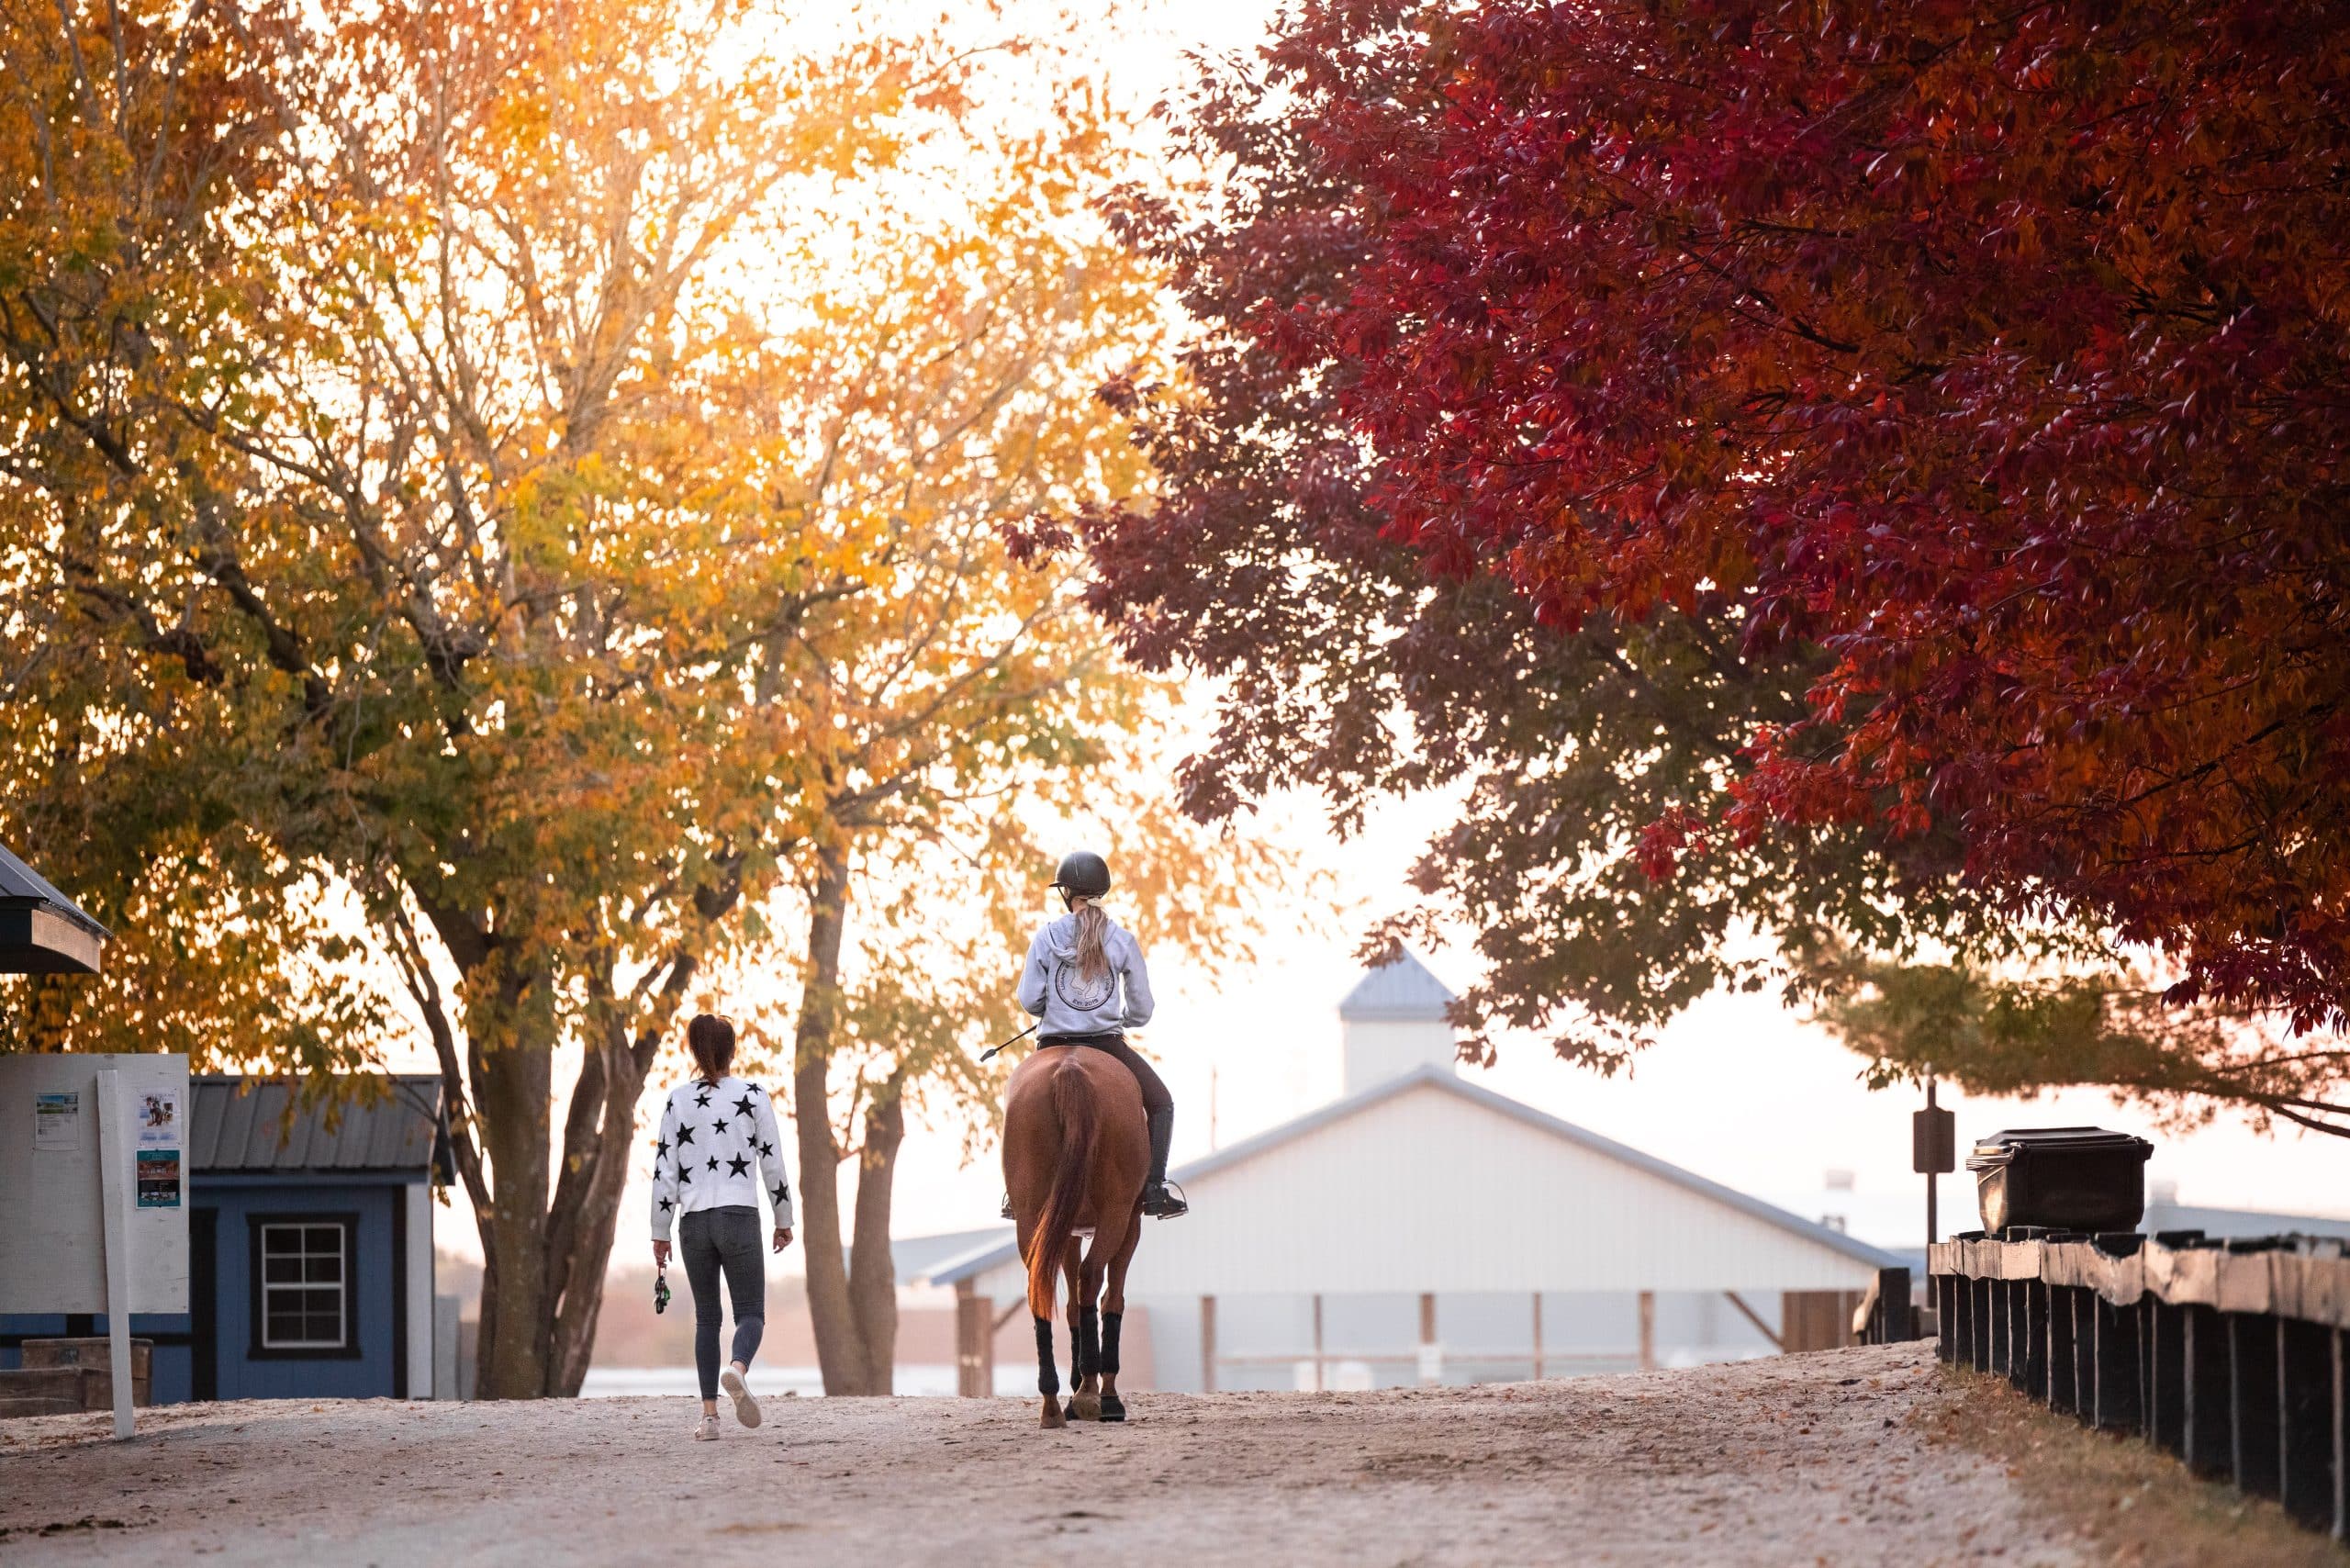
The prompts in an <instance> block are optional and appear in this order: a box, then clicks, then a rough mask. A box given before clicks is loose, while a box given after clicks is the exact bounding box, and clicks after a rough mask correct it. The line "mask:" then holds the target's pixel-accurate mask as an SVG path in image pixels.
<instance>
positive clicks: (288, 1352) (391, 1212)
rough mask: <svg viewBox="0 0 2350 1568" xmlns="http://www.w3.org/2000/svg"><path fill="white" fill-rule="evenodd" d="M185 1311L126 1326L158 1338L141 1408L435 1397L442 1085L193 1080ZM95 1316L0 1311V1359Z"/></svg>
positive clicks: (7, 1361)
mask: <svg viewBox="0 0 2350 1568" xmlns="http://www.w3.org/2000/svg"><path fill="white" fill-rule="evenodd" d="M188 1096H189V1101H190V1104H189V1107H188V1116H187V1144H186V1160H187V1190H188V1305H189V1308H190V1310H189V1312H188V1314H187V1316H185V1317H177V1316H152V1317H151V1316H148V1315H146V1314H140V1315H139V1316H135V1317H134V1318H132V1320H131V1332H132V1333H133V1334H135V1335H137V1336H139V1337H140V1338H147V1339H151V1340H152V1341H154V1345H155V1350H154V1361H153V1399H154V1402H155V1403H156V1404H159V1405H163V1404H173V1403H177V1402H179V1401H183V1400H188V1399H318V1398H336V1399H358V1398H371V1397H383V1398H392V1399H429V1398H431V1396H432V1393H433V1364H434V1362H433V1350H434V1347H433V1312H432V1283H433V1280H432V1223H433V1209H434V1203H433V1192H432V1190H433V1188H434V1187H435V1186H436V1185H445V1184H446V1183H447V1182H450V1181H451V1180H452V1179H453V1172H452V1170H451V1152H450V1145H449V1123H448V1115H447V1112H446V1110H445V1108H444V1106H443V1103H442V1084H441V1080H440V1079H439V1078H438V1077H435V1076H432V1075H431V1074H415V1075H393V1076H389V1077H381V1078H371V1079H367V1080H364V1081H353V1082H352V1083H349V1084H347V1085H345V1086H344V1092H342V1093H340V1094H338V1095H336V1096H334V1097H333V1098H332V1099H331V1101H330V1102H322V1103H304V1102H303V1100H302V1098H301V1095H300V1091H299V1086H298V1085H297V1084H294V1083H290V1082H285V1081H276V1080H269V1079H254V1078H239V1077H198V1078H192V1079H190V1080H189V1082H188ZM105 1323H106V1320H105V1318H104V1317H103V1316H73V1317H68V1316H9V1317H6V1318H0V1365H13V1364H15V1362H16V1361H17V1351H16V1347H17V1346H18V1345H20V1344H21V1343H22V1342H23V1341H24V1340H26V1339H28V1338H50V1337H56V1336H63V1337H76V1336H85V1335H95V1334H101V1333H104V1332H105Z"/></svg>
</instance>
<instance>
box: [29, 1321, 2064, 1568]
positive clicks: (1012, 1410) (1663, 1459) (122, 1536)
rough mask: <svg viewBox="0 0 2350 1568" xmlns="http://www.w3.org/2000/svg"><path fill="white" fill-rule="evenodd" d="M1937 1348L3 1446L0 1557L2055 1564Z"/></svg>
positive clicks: (632, 1403) (974, 1563) (549, 1414)
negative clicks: (1447, 1383) (1956, 1409)
mask: <svg viewBox="0 0 2350 1568" xmlns="http://www.w3.org/2000/svg"><path fill="white" fill-rule="evenodd" d="M1953 1397H1954V1396H1953V1394H1950V1393H1949V1392H1947V1391H1945V1390H1944V1389H1943V1388H1942V1385H1941V1382H1940V1379H1939V1378H1938V1376H1937V1372H1936V1367H1935V1363H1934V1362H1933V1361H1932V1359H1931V1358H1930V1355H1929V1354H1928V1353H1927V1351H1926V1350H1923V1349H1921V1348H1918V1347H1909V1346H1898V1347H1890V1348H1885V1349H1877V1350H1842V1351H1831V1352H1828V1353H1825V1354H1820V1355H1811V1356H1798V1357H1790V1358H1785V1359H1774V1360H1769V1361H1748V1362H1743V1363H1738V1364H1735V1365H1729V1366H1718V1367H1707V1368H1701V1369H1698V1370H1695V1371H1689V1372H1649V1373H1641V1374H1638V1375H1633V1376H1625V1377H1610V1378H1589V1379H1580V1380H1574V1381H1569V1382H1554V1383H1519V1384H1510V1385H1499V1386H1492V1387H1485V1388H1476V1389H1429V1390H1414V1391H1405V1392H1392V1393H1382V1394H1223V1395H1214V1396H1209V1397H1205V1398H1195V1397H1185V1396H1181V1395H1174V1394H1158V1395H1152V1394H1143V1395H1139V1396H1137V1397H1136V1399H1135V1401H1134V1406H1135V1417H1136V1418H1135V1420H1134V1421H1133V1422H1132V1423H1131V1424H1129V1425H1127V1426H1125V1427H1123V1428H1121V1427H1093V1426H1078V1427H1073V1428H1070V1429H1069V1430H1068V1431H1065V1432H1043V1431H1039V1430H1037V1429H1035V1411H1034V1408H1033V1406H1025V1405H1021V1404H1017V1403H1014V1402H1013V1401H1009V1400H987V1401H982V1400H955V1399H927V1400H805V1401H800V1400H786V1401H779V1402H773V1403H771V1404H770V1406H769V1415H768V1419H767V1424H766V1425H765V1426H764V1427H762V1428H759V1429H757V1430H755V1431H746V1430H744V1429H743V1428H739V1427H735V1426H733V1424H732V1422H731V1420H730V1422H729V1424H728V1428H727V1433H726V1439H725V1440H724V1441H722V1442H719V1443H714V1444H713V1443H700V1444H697V1443H693V1442H689V1441H688V1440H687V1437H686V1432H687V1427H688V1418H689V1415H690V1411H691V1406H690V1405H689V1404H688V1403H687V1402H683V1401H672V1400H642V1399H628V1400H618V1399H616V1400H591V1401H577V1402H562V1403H555V1402H549V1403H546V1404H543V1405H532V1406H489V1405H400V1404H391V1403H386V1402H352V1403H326V1404H319V1405H308V1404H299V1403H273V1404H260V1403H252V1404H238V1405H218V1406H202V1407H198V1406H185V1407H180V1408H176V1409H173V1408H165V1409H159V1410H154V1411H149V1412H145V1413H143V1426H144V1430H143V1431H142V1434H141V1435H140V1437H139V1438H138V1439H134V1440H133V1441H131V1442H129V1443H114V1442H110V1441H102V1440H93V1439H94V1437H95V1436H96V1435H97V1434H100V1433H102V1432H103V1431H104V1430H105V1429H106V1428H105V1418H103V1417H45V1418H41V1419H39V1420H29V1421H12V1422H7V1423H5V1424H0V1562H6V1563H7V1564H9V1565H10V1568H19V1565H29V1564H35V1563H50V1562H66V1563H79V1562H127V1563H138V1564H140V1565H141V1568H153V1565H154V1564H156V1563H158V1562H178V1561H182V1560H184V1559H185V1558H187V1557H202V1556H206V1555H211V1556H212V1557H213V1560H215V1561H219V1562H235V1563H254V1564H289V1565H290V1564H297V1563H298V1564H303V1565H305V1568H308V1565H313V1564H322V1563H338V1564H340V1563H351V1564H363V1563H378V1564H382V1565H383V1568H395V1565H406V1564H409V1563H433V1564H470V1563H527V1564H531V1565H532V1568H554V1565H555V1564H559V1563H570V1562H595V1563H612V1564H639V1563H642V1564H648V1565H650V1564H660V1565H661V1568H672V1565H674V1564H678V1563H688V1562H690V1563H697V1564H699V1563H720V1562H758V1563H762V1564H778V1563H858V1564H868V1563H869V1564H895V1563H923V1564H929V1563H936V1564H942V1565H953V1568H992V1565H995V1564H1005V1565H1011V1564H1023V1565H1027V1564H1046V1563H1077V1562H1084V1563H1089V1564H1091V1563H1099V1562H1110V1563H1115V1562H1128V1563H1134V1564H1137V1565H1142V1568H1184V1565H1188V1564H1192V1563H1203V1562H1217V1563H1225V1562H1229V1563H1280V1564H1284V1565H1287V1564H1309V1563H1331V1564H1339V1563H1344V1564H1349V1565H1354V1564H1364V1565H1379V1564H1417V1563H1428V1564H1437V1563H1447V1564H1450V1563H1461V1564H1468V1563H1480V1564H1483V1563H1492V1564H1519V1563H1550V1562H1578V1563H1581V1562H1592V1563H1598V1562H1606V1563H1656V1564H1663V1563H1673V1564H1682V1563H1703V1562H1752V1563H1771V1564H1783V1563H1811V1562H1828V1563H1831V1564H1839V1565H1841V1564H1868V1563H1886V1564H1894V1563H1898V1564H1900V1565H1901V1568H1919V1565H1921V1564H1927V1563H1943V1562H1947V1563H1960V1562H2001V1563H2049V1564H2055V1563H2070V1562H2075V1561H2076V1557H2075V1554H2074V1551H2073V1548H2072V1546H2071V1544H2070V1543H2069V1541H2068V1540H2067V1539H2066V1538H2065V1534H2064V1529H2063V1527H2062V1526H2061V1525H2056V1524H2053V1523H2052V1522H2050V1521H2048V1520H2046V1519H2044V1518H2037V1517H2035V1516H2034V1515H2033V1514H2032V1512H2031V1506H2030V1505H2029V1504H2027V1503H2026V1502H2025V1501H2024V1500H2023V1499H2022V1498H2021V1497H2020V1495H2019V1493H2018V1492H2017V1491H2016V1489H2015V1487H2014V1485H2013V1484H2012V1483H2011V1482H2010V1481H2009V1478H2008V1476H2007V1475H2006V1473H2004V1472H2003V1471H2002V1470H2001V1469H2000V1468H1999V1467H1998V1466H1997V1465H1996V1464H1995V1463H1994V1462H1991V1461H1988V1460H1986V1459H1983V1458H1981V1457H1979V1456H1977V1455H1975V1453H1973V1452H1971V1451H1969V1450H1966V1449H1965V1448H1964V1447H1961V1446H1958V1445H1955V1444H1953V1443H1951V1442H1949V1441H1947V1440H1940V1441H1938V1440H1936V1439H1935V1437H1934V1435H1933V1428H1936V1427H1937V1426H1938V1425H1940V1426H1946V1425H1947V1422H1946V1421H1943V1422H1939V1423H1938V1422H1937V1421H1936V1420H1935V1419H1934V1417H1947V1416H1948V1414H1949V1410H1950V1403H1949V1402H1950V1401H1951V1400H1952V1399H1953Z"/></svg>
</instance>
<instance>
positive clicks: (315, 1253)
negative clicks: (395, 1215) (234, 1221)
mask: <svg viewBox="0 0 2350 1568" xmlns="http://www.w3.org/2000/svg"><path fill="white" fill-rule="evenodd" d="M358 1230H359V1224H358V1216H357V1215H350V1214H277V1215H253V1216H252V1249H253V1258H252V1269H253V1282H252V1312H253V1324H252V1353H253V1354H254V1355H257V1356H265V1357H280V1356H285V1357H309V1356H355V1355H357V1354H358V1353H359V1334H358V1323H357V1318H358V1314H357V1312H356V1311H355V1310H354V1309H355V1308H356V1306H357V1305H358V1303H357V1301H356V1299H355V1297H354V1294H353V1284H354V1283H355V1281H353V1278H352V1276H353V1273H354V1272H355V1269H354V1267H353V1265H354V1263H355V1259H354V1257H353V1254H354V1253H355V1252H356V1250H357V1241H358ZM289 1231H291V1232H297V1233H298V1234H299V1236H300V1241H299V1243H298V1250H297V1251H295V1252H294V1253H291V1254H285V1253H278V1254H274V1255H273V1253H272V1252H271V1249H270V1241H271V1238H272V1237H273V1236H274V1235H282V1234H284V1233H285V1232H289ZM319 1235H329V1236H331V1237H332V1238H334V1249H333V1250H332V1251H331V1252H329V1251H326V1250H323V1249H314V1245H313V1244H314V1240H315V1238H317V1237H318V1236H319ZM288 1256H291V1257H292V1258H294V1259H297V1260H299V1262H300V1265H301V1266H300V1268H299V1269H297V1273H298V1274H299V1276H300V1277H299V1278H297V1279H292V1280H273V1279H272V1278H271V1277H270V1273H271V1270H270V1263H271V1262H272V1261H273V1260H277V1261H283V1260H285V1258H286V1257H288ZM330 1259H331V1260H332V1262H333V1268H332V1271H331V1272H332V1275H333V1277H332V1278H331V1279H329V1278H325V1277H323V1275H324V1274H325V1273H326V1272H327V1271H326V1270H324V1269H323V1268H322V1267H314V1265H324V1264H325V1263H327V1262H328V1261H329V1260H330ZM313 1275H319V1276H321V1277H316V1278H314V1277H313ZM327 1290H332V1291H333V1292H334V1298H335V1325H336V1330H335V1334H336V1337H335V1338H331V1339H320V1338H311V1337H307V1336H306V1337H305V1338H298V1339H283V1338H276V1337H275V1336H274V1334H273V1332H272V1328H271V1319H272V1316H273V1315H272V1313H271V1311H270V1302H271V1299H272V1297H273V1296H276V1295H282V1294H286V1293H289V1292H298V1293H302V1294H309V1293H313V1292H323V1291H327ZM299 1316H302V1317H303V1318H305V1319H308V1318H310V1317H313V1316H322V1315H321V1314H319V1313H316V1312H314V1311H313V1310H312V1308H311V1306H310V1305H307V1304H306V1305H304V1306H303V1307H302V1308H301V1309H300V1314H299ZM305 1327H308V1325H307V1324H306V1325H305Z"/></svg>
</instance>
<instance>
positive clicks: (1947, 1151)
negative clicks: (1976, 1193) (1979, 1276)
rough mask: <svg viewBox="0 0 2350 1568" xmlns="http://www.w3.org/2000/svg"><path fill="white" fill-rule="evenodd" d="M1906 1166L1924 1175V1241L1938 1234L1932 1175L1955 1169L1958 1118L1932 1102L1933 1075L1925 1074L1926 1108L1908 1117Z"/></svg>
mask: <svg viewBox="0 0 2350 1568" xmlns="http://www.w3.org/2000/svg"><path fill="white" fill-rule="evenodd" d="M1909 1168H1910V1169H1911V1170H1915V1171H1918V1172H1919V1174H1921V1175H1923V1176H1924V1177H1925V1178H1926V1245H1927V1246H1929V1247H1931V1246H1932V1245H1933V1244H1934V1243H1935V1242H1937V1241H1940V1240H1941V1239H1942V1215H1941V1214H1940V1213H1939V1212H1938V1210H1937V1208H1936V1204H1935V1200H1936V1198H1937V1196H1938V1194H1937V1193H1935V1191H1934V1186H1935V1179H1936V1178H1937V1177H1941V1176H1947V1175H1949V1174H1950V1173H1951V1172H1952V1171H1953V1170H1957V1169H1958V1118H1957V1117H1956V1116H1953V1115H1952V1114H1950V1113H1949V1112H1948V1111H1945V1110H1943V1109H1942V1107H1941V1106H1939V1105H1937V1104H1935V1103H1934V1075H1933V1074H1932V1073H1930V1072H1929V1073H1928V1074H1926V1108H1925V1109H1924V1110H1922V1111H1919V1113H1917V1114H1915V1115H1913V1116H1911V1117H1910V1118H1909Z"/></svg>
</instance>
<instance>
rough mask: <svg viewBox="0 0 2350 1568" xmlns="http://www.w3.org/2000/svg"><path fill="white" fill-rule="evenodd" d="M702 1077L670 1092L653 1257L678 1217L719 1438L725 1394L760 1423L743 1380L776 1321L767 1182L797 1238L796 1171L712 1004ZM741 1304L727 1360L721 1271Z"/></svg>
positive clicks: (705, 1026)
mask: <svg viewBox="0 0 2350 1568" xmlns="http://www.w3.org/2000/svg"><path fill="white" fill-rule="evenodd" d="M686 1048H687V1049H688V1050H689V1051H691V1052H692V1053H693V1058H694V1076H693V1077H692V1078H691V1079H689V1080H688V1081H686V1082H684V1083H681V1084H679V1085H677V1088H675V1089H672V1090H671V1091H669V1101H668V1103H667V1104H666V1105H665V1106H663V1107H662V1110H661V1136H660V1137H659V1138H658V1139H657V1140H656V1141H655V1143H654V1146H653V1262H654V1265H655V1267H656V1268H659V1269H663V1270H666V1269H667V1268H668V1266H669V1226H670V1221H671V1220H672V1219H673V1218H674V1219H675V1220H676V1222H677V1245H678V1247H679V1248H680V1249H682V1250H683V1252H684V1254H685V1263H686V1282H687V1283H688V1285H689V1286H691V1287H692V1289H693V1294H694V1370H695V1372H698V1373H699V1374H700V1378H701V1419H700V1420H699V1421H698V1422H696V1423H695V1424H694V1438H695V1439H696V1440H697V1441H703V1442H708V1441H713V1440H715V1439H717V1437H718V1394H719V1390H720V1389H724V1390H725V1391H726V1396H727V1397H728V1398H729V1399H731V1400H733V1403H734V1416H735V1418H736V1419H737V1420H740V1421H741V1422H742V1423H743V1425H744V1426H745V1427H755V1426H757V1425H758V1424H759V1402H758V1401H757V1400H755V1399H754V1398H752V1397H751V1389H750V1385H749V1384H748V1383H745V1382H744V1375H745V1374H746V1373H748V1372H750V1370H751V1358H752V1357H753V1356H755V1355H756V1354H758V1350H759V1336H760V1334H761V1332H762V1331H763V1330H764V1329H765V1328H766V1327H767V1269H766V1263H765V1260H763V1259H762V1258H761V1257H760V1256H759V1191H760V1189H761V1188H765V1189H766V1190H767V1197H768V1199H769V1200H770V1201H771V1202H772V1203H773V1204H774V1205H775V1238H774V1239H775V1249H776V1250H777V1251H778V1252H780V1251H782V1250H783V1249H785V1248H787V1247H789V1246H790V1245H791V1179H790V1177H789V1174H788V1173H787V1172H786V1171H785V1170H784V1168H783V1137H782V1135H781V1134H780V1133H779V1132H778V1131H777V1129H776V1123H775V1106H774V1104H773V1103H771V1102H770V1101H769V1100H768V1099H767V1093H766V1092H765V1091H763V1090H762V1089H760V1088H759V1086H758V1085H757V1084H755V1083H745V1082H744V1081H742V1080H741V1079H739V1078H736V1077H734V1076H733V1073H732V1072H731V1069H732V1068H733V1065H734V1025H733V1024H731V1023H729V1022H728V1021H727V1020H725V1019H723V1018H721V1017H719V1016H718V1015H717V1014H714V1013H705V1014H701V1015H700V1016H699V1017H697V1018H696V1019H695V1020H694V1021H693V1022H692V1023H691V1024H689V1025H687V1026H686ZM722 1273H723V1274H724V1275H725V1276H726V1294H727V1295H728V1296H730V1297H731V1298H732V1299H733V1307H734V1343H733V1357H732V1359H731V1360H729V1361H727V1363H726V1365H725V1367H724V1369H723V1370H722V1369H721V1368H720V1366H719V1364H718V1314H719V1304H718V1280H719V1276H720V1274H722Z"/></svg>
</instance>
